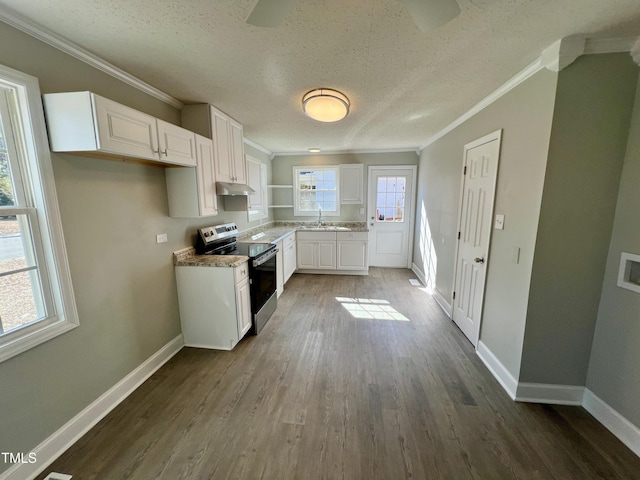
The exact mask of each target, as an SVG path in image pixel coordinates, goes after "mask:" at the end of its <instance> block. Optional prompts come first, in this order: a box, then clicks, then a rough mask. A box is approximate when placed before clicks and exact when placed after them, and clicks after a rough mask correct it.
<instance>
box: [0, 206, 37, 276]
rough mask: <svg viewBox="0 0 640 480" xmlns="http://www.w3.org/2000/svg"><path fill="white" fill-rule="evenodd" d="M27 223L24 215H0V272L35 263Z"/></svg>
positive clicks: (30, 265)
mask: <svg viewBox="0 0 640 480" xmlns="http://www.w3.org/2000/svg"><path fill="white" fill-rule="evenodd" d="M28 225H29V224H28V221H27V218H26V216H25V215H18V216H17V217H15V216H12V217H0V274H2V273H6V272H12V271H14V270H18V269H21V268H25V267H32V266H34V265H35V259H34V257H33V253H32V250H31V235H30V234H29V227H28ZM25 246H26V247H27V248H26V249H25Z"/></svg>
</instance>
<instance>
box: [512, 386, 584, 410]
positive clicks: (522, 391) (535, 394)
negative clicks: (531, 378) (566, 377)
mask: <svg viewBox="0 0 640 480" xmlns="http://www.w3.org/2000/svg"><path fill="white" fill-rule="evenodd" d="M583 396H584V387H580V386H577V385H552V384H545V383H523V382H518V388H517V389H516V398H515V401H516V402H529V403H551V404H554V405H578V406H579V405H582V398H583Z"/></svg>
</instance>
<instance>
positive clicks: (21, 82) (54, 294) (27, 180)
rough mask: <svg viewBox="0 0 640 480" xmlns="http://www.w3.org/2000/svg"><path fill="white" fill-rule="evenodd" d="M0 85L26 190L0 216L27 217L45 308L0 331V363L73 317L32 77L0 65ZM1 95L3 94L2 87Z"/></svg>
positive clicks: (73, 322)
mask: <svg viewBox="0 0 640 480" xmlns="http://www.w3.org/2000/svg"><path fill="white" fill-rule="evenodd" d="M0 86H1V87H3V89H6V90H11V91H13V95H14V98H15V99H16V101H15V103H16V104H17V110H18V112H17V113H18V115H14V116H12V117H13V118H12V123H13V122H19V123H18V125H13V129H14V130H16V127H17V130H18V131H20V130H21V132H22V136H21V137H22V142H21V147H22V149H23V150H24V151H23V152H20V153H21V154H20V155H19V156H18V159H17V162H18V163H19V175H18V176H19V177H21V179H20V182H19V183H20V184H19V185H14V189H15V190H21V189H23V188H24V191H25V192H26V195H22V193H21V195H20V197H22V198H23V199H24V202H23V203H26V204H23V205H16V207H0V215H3V216H4V215H13V214H19V215H26V216H27V217H28V219H29V224H30V227H31V235H32V237H33V250H34V252H33V253H34V256H35V262H36V264H37V266H38V270H39V272H40V279H41V285H42V300H41V301H42V303H43V310H44V312H46V313H45V317H44V318H43V319H41V320H39V321H37V322H33V323H31V324H27V325H25V326H24V327H22V328H18V329H15V330H11V331H9V332H6V333H5V334H3V335H2V336H0V362H2V361H5V360H7V359H9V358H11V357H14V356H16V355H18V354H20V353H23V352H25V351H27V350H29V349H31V348H33V347H35V346H37V345H40V344H41V343H43V342H46V341H48V340H51V339H52V338H55V337H57V336H58V335H61V334H63V333H65V332H68V331H69V330H71V329H73V328H75V327H77V326H78V324H79V322H78V312H77V309H76V303H75V298H74V294H73V286H72V282H71V273H70V271H69V262H68V258H67V252H66V249H65V242H64V236H63V233H62V223H61V221H60V212H59V209H58V200H57V195H56V188H55V183H54V176H53V166H52V164H51V154H50V151H49V144H48V140H47V133H46V128H45V121H44V112H43V107H42V100H41V96H40V86H39V84H38V79H37V78H35V77H32V76H30V75H27V74H25V73H22V72H19V71H17V70H13V69H11V68H8V67H5V66H3V65H0ZM1 94H2V95H5V93H4V92H1ZM3 120H4V121H5V122H6V121H7V120H8V119H4V118H3ZM22 144H23V145H22ZM12 165H13V163H12ZM0 295H1V293H0Z"/></svg>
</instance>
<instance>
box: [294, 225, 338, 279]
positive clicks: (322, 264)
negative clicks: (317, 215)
mask: <svg viewBox="0 0 640 480" xmlns="http://www.w3.org/2000/svg"><path fill="white" fill-rule="evenodd" d="M297 251H298V268H299V269H314V270H335V269H336V233H335V232H298V246H297Z"/></svg>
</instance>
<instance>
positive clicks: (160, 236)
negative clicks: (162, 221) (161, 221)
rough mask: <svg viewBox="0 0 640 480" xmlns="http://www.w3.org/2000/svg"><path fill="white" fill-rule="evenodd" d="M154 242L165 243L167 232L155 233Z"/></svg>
mask: <svg viewBox="0 0 640 480" xmlns="http://www.w3.org/2000/svg"><path fill="white" fill-rule="evenodd" d="M156 243H167V234H166V233H159V234H158V235H156Z"/></svg>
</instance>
